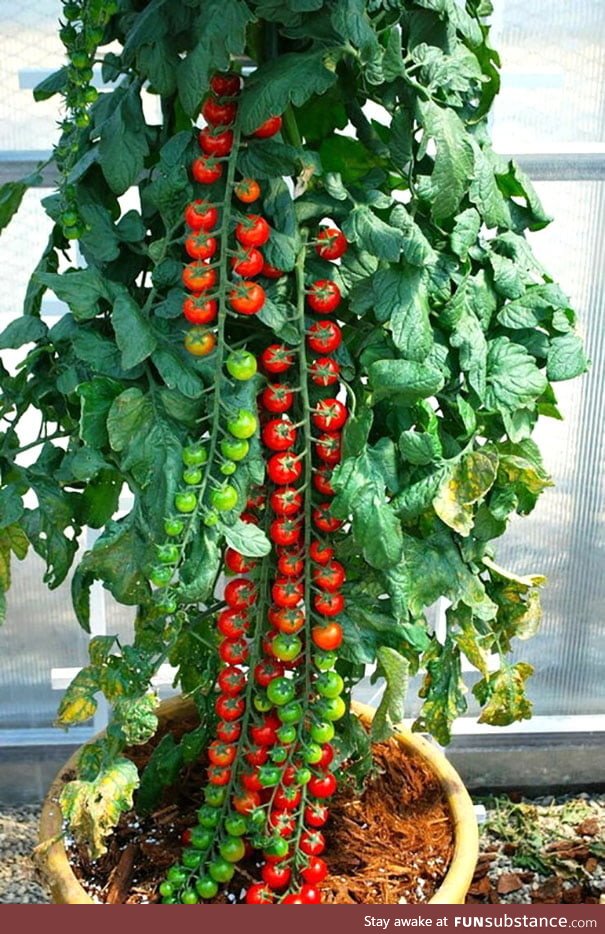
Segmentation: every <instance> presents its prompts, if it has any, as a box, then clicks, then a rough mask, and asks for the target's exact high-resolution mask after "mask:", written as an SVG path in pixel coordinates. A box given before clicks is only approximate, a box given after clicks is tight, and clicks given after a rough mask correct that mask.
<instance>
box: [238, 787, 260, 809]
mask: <svg viewBox="0 0 605 934" xmlns="http://www.w3.org/2000/svg"><path fill="white" fill-rule="evenodd" d="M259 805H260V795H259V793H258V791H243V792H240V794H237V795H235V796H234V798H233V808H234V810H236V811H237V813H238V814H249V813H250V811H253V810H254V809H255V808H257V807H258V806H259Z"/></svg>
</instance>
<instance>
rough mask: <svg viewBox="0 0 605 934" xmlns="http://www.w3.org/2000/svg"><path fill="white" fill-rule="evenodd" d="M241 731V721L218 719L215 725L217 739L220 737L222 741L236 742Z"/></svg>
mask: <svg viewBox="0 0 605 934" xmlns="http://www.w3.org/2000/svg"><path fill="white" fill-rule="evenodd" d="M241 732H242V725H241V723H235V722H233V721H232V722H231V723H228V722H227V721H226V720H220V721H219V723H218V725H217V727H216V736H217V739H221V740H222V741H223V742H224V743H235V742H237V740H238V739H239V738H240V736H241Z"/></svg>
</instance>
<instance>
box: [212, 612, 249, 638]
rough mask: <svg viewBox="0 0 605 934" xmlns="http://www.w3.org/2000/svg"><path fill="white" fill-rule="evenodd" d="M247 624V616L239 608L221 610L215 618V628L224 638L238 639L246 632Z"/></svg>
mask: <svg viewBox="0 0 605 934" xmlns="http://www.w3.org/2000/svg"><path fill="white" fill-rule="evenodd" d="M249 626H250V623H249V621H248V618H247V616H246V614H245V613H242V611H241V610H232V609H230V608H227V609H225V610H221V612H220V613H219V614H218V617H217V620H216V628H217V629H218V631H219V632H220V634H221V635H222V636H224V637H225V639H240V638H241V637H242V636H244V635H245V634H246V633H247V632H248V629H249Z"/></svg>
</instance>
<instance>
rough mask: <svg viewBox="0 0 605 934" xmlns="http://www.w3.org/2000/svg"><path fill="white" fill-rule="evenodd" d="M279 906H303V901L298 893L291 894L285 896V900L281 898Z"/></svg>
mask: <svg viewBox="0 0 605 934" xmlns="http://www.w3.org/2000/svg"><path fill="white" fill-rule="evenodd" d="M280 904H281V905H304V904H305V900H304V898H303V897H302V895H301V894H300V892H291V893H290V894H289V895H286V896H285V898H282V900H281V902H280Z"/></svg>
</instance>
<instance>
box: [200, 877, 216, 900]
mask: <svg viewBox="0 0 605 934" xmlns="http://www.w3.org/2000/svg"><path fill="white" fill-rule="evenodd" d="M195 888H196V891H197V894H198V895H199V896H200V898H203V899H205V900H208V899H210V898H214V896H215V895H217V894H218V885H217V883H216V882H215V881H214V879H211V878H210V876H203V877H202V878H201V879H198V880H197V882H196V883H195Z"/></svg>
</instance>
